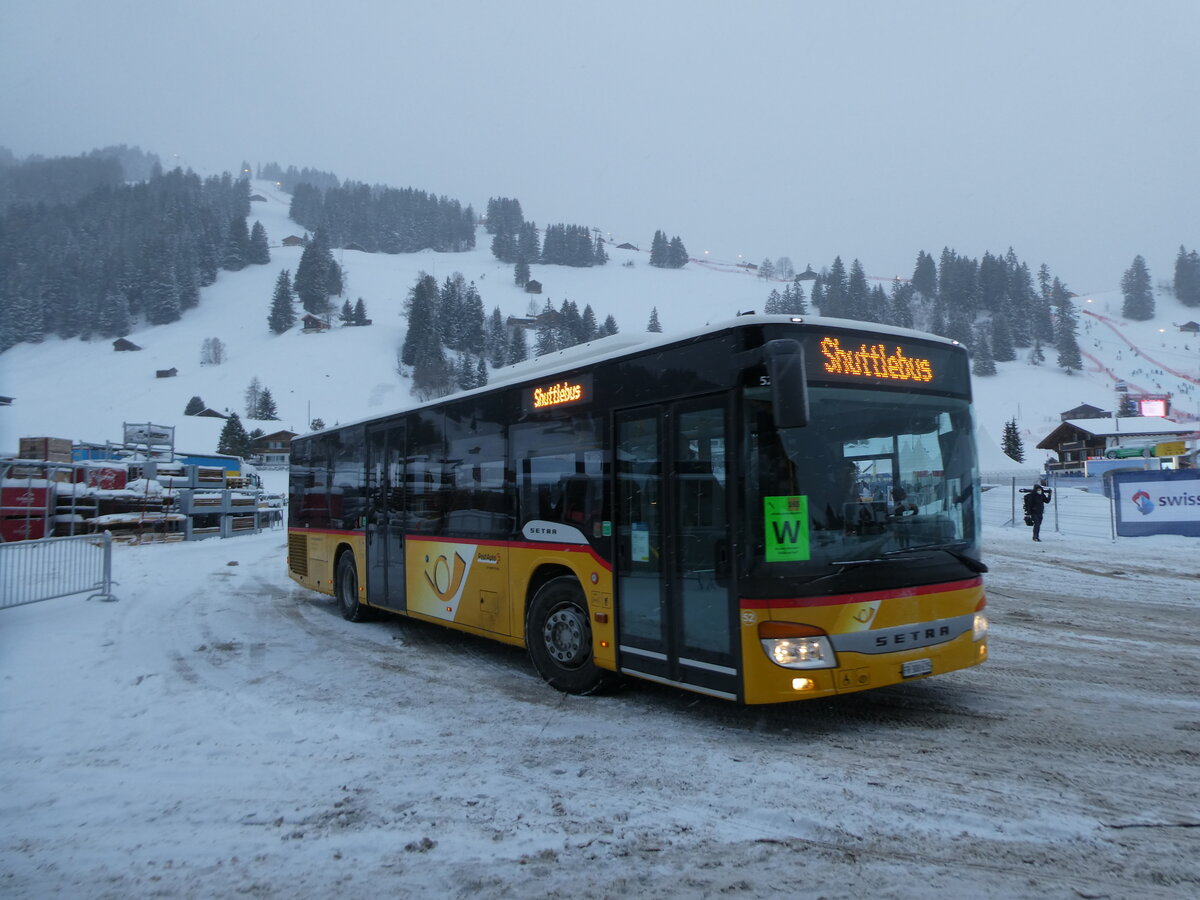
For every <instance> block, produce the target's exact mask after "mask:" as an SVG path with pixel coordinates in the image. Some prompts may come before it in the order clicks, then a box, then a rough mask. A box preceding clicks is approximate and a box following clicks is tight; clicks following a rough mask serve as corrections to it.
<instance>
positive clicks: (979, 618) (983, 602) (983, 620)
mask: <svg viewBox="0 0 1200 900" xmlns="http://www.w3.org/2000/svg"><path fill="white" fill-rule="evenodd" d="M986 606H987V598H986V597H983V598H981V599H980V601H979V605H978V606H976V607H975V623H974V625H973V626H972V628H971V640H973V641H982V640H983V639H984V638H985V637H987V633H988V617H987V613H986V612H985V611H984V607H986Z"/></svg>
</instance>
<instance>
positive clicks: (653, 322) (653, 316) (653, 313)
mask: <svg viewBox="0 0 1200 900" xmlns="http://www.w3.org/2000/svg"><path fill="white" fill-rule="evenodd" d="M646 330H647V331H651V332H655V333H657V334H661V333H662V325H661V324H659V321H658V307H657V306H655V307H652V308H651V310H650V322H649V324H648V325H646Z"/></svg>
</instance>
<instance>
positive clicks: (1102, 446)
mask: <svg viewBox="0 0 1200 900" xmlns="http://www.w3.org/2000/svg"><path fill="white" fill-rule="evenodd" d="M1195 430H1196V429H1195V428H1194V427H1192V426H1189V425H1180V424H1179V423H1178V422H1172V421H1171V420H1170V419H1163V418H1160V417H1158V416H1117V417H1107V418H1094V419H1069V420H1066V421H1064V422H1062V424H1060V425H1059V426H1058V427H1057V428H1055V429H1054V430H1053V431H1051V432H1050V433H1049V434H1048V435H1046V436H1045V437H1044V438H1042V440H1041V441H1039V442H1038V444H1037V448H1038V449H1039V450H1050V451H1052V452H1053V453H1054V454H1056V455H1057V456H1058V461H1057V462H1052V463H1049V464H1048V466H1047V468H1048V469H1050V471H1054V472H1059V473H1070V474H1082V473H1083V471H1084V462H1085V461H1086V460H1088V459H1103V458H1104V457H1105V456H1106V454H1107V453H1108V451H1110V450H1118V449H1129V448H1153V447H1154V445H1155V444H1159V443H1165V442H1168V441H1180V440H1183V439H1184V438H1186V437H1187V436H1188V435H1191V434H1193V433H1195Z"/></svg>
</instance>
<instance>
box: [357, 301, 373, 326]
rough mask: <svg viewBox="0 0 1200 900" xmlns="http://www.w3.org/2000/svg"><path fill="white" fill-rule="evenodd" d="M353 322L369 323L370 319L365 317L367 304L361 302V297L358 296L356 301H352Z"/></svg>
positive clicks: (359, 323)
mask: <svg viewBox="0 0 1200 900" xmlns="http://www.w3.org/2000/svg"><path fill="white" fill-rule="evenodd" d="M354 324H355V325H368V324H370V319H368V318H367V304H366V303H364V302H363V298H362V297H359V298H358V299H357V300H356V301H354Z"/></svg>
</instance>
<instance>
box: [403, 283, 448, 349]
mask: <svg viewBox="0 0 1200 900" xmlns="http://www.w3.org/2000/svg"><path fill="white" fill-rule="evenodd" d="M439 299H440V293H439V291H438V286H437V281H436V280H435V279H434V277H433V276H432V275H427V274H425V273H424V272H422V273H421V274H420V275H419V276H418V278H417V283H416V284H415V285H414V286H413V287H412V288H411V289H410V290H409V292H408V299H407V300H406V301H405V304H404V305H405V315H406V316H407V317H408V332H407V333H406V334H405V335H404V344H403V347H402V348H401V351H400V359H401V362H402V363H403V364H404V365H406V366H415V365H416V362H417V358H418V356H419V355H420V350H421V346H422V345H423V344H433V345H435V346H437V347H438V348H439V350H440V348H441V336H440V334H439V333H438V323H437V315H438V302H439Z"/></svg>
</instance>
